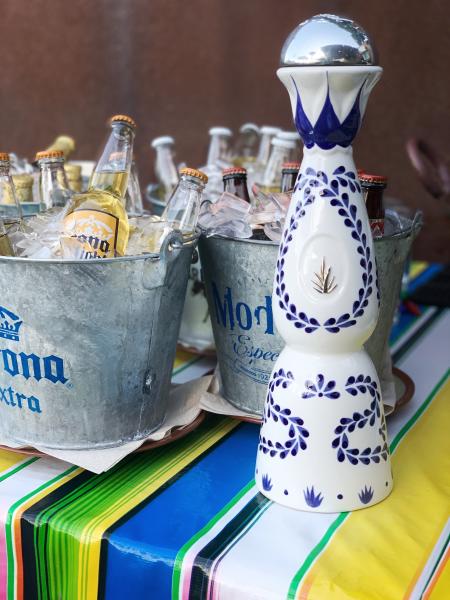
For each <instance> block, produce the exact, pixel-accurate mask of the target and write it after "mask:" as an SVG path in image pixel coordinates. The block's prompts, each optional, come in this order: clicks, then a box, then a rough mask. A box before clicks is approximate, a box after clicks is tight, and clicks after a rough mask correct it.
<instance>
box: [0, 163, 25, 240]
mask: <svg viewBox="0 0 450 600" xmlns="http://www.w3.org/2000/svg"><path fill="white" fill-rule="evenodd" d="M9 168H10V162H9V154H8V153H7V152H0V218H2V219H3V222H4V225H5V228H6V232H7V234H10V233H12V232H14V231H17V230H18V229H20V228H21V226H22V207H21V206H20V202H19V198H18V196H17V193H16V188H15V186H14V181H13V179H12V177H11V175H10V173H9Z"/></svg>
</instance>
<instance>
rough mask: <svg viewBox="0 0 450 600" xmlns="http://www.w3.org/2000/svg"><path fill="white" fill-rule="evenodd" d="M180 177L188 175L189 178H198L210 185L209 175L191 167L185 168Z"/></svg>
mask: <svg viewBox="0 0 450 600" xmlns="http://www.w3.org/2000/svg"><path fill="white" fill-rule="evenodd" d="M180 175H187V176H188V177H197V179H200V181H203V183H208V175H206V173H203V171H199V170H198V169H191V168H190V167H184V168H183V169H181V171H180Z"/></svg>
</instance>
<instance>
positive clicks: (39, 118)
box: [0, 0, 450, 261]
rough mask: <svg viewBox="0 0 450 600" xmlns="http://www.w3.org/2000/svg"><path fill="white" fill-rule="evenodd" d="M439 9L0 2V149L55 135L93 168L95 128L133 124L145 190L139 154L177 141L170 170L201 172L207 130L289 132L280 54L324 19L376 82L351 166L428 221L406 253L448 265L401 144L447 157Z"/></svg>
mask: <svg viewBox="0 0 450 600" xmlns="http://www.w3.org/2000/svg"><path fill="white" fill-rule="evenodd" d="M448 6H449V5H448V2H446V1H445V0H442V1H440V0H427V2H423V1H422V0H395V1H392V0H378V1H375V0H371V1H368V2H367V1H366V2H363V1H361V0H360V1H358V0H334V1H325V0H302V1H300V0H226V1H225V0H190V1H189V2H186V1H185V2H181V1H180V0H71V1H68V0H33V1H32V2H30V1H29V0H2V2H1V18H0V47H1V57H2V58H1V63H0V65H1V66H0V69H1V71H0V72H1V81H0V139H1V144H0V146H1V148H0V149H1V150H3V149H4V150H6V151H15V152H17V153H18V154H20V155H26V156H29V157H32V156H33V155H34V153H35V152H36V151H37V150H40V149H42V148H43V147H45V146H46V145H48V144H49V143H50V142H51V141H52V139H53V138H54V137H55V136H56V135H58V134H60V133H68V134H71V135H73V136H74V137H75V138H76V141H77V144H78V150H77V158H80V159H83V158H95V156H96V154H97V152H98V149H99V146H100V145H101V143H102V140H103V138H104V135H105V120H106V119H107V117H108V116H110V115H112V114H114V113H118V112H120V113H129V114H130V115H132V116H134V117H135V119H136V120H137V122H138V127H139V129H138V135H137V139H136V146H137V147H136V153H137V156H138V163H139V168H140V173H141V179H142V183H143V184H144V185H145V184H147V183H148V181H149V179H150V177H151V176H152V162H153V156H152V151H151V150H150V148H149V141H150V140H151V139H152V138H153V137H155V136H156V135H162V134H171V135H174V136H175V138H176V142H177V158H178V160H179V161H181V160H183V161H186V162H187V163H189V164H190V165H193V166H198V165H200V164H202V163H203V162H204V160H205V153H206V146H207V130H208V128H209V127H210V126H211V125H227V126H230V127H231V128H232V129H234V130H236V129H237V128H238V127H239V125H240V124H241V123H243V122H245V121H248V120H251V121H254V122H256V123H258V124H277V125H280V126H282V127H284V128H289V129H292V120H291V115H290V109H289V102H288V97H287V93H286V91H285V90H284V88H283V86H282V85H281V83H280V82H279V81H278V79H277V78H276V76H275V70H276V68H277V66H278V59H279V53H280V49H281V46H282V44H283V41H284V39H285V38H286V36H287V34H288V33H289V32H290V31H291V30H292V29H293V28H294V27H295V26H296V25H297V24H298V23H299V22H300V21H302V20H304V19H306V18H308V17H310V16H311V15H313V14H316V13H318V12H335V13H338V14H343V15H347V16H350V17H352V18H354V19H355V20H357V21H358V22H360V23H361V24H362V25H363V27H365V28H366V29H367V30H368V31H369V33H370V34H371V35H372V36H373V38H374V39H375V41H376V44H377V46H378V50H379V55H380V64H382V66H383V67H384V76H383V78H382V80H381V82H380V83H379V84H378V85H377V87H376V88H375V90H374V91H373V93H372V96H371V98H370V101H369V106H368V110H367V114H366V118H365V122H364V126H363V128H362V131H361V133H360V135H359V138H358V140H357V142H356V145H355V153H356V159H357V163H358V164H359V165H361V166H364V167H365V168H367V169H370V170H374V171H376V172H379V173H384V174H386V175H387V176H388V177H389V179H390V182H389V194H390V195H392V196H395V197H397V198H400V199H402V200H403V201H404V202H406V203H408V204H409V205H411V206H413V207H418V208H421V209H422V210H423V211H424V213H425V218H426V227H425V230H424V232H423V233H422V234H421V235H420V236H419V239H418V241H417V244H416V249H415V254H416V256H418V257H420V258H427V259H430V260H441V261H442V260H444V259H446V260H450V244H449V233H448V232H449V231H450V218H449V208H448V207H447V210H446V209H445V207H444V205H443V204H439V202H437V201H436V200H434V199H433V198H432V197H431V196H430V195H429V194H428V193H427V192H426V191H425V190H424V189H423V188H422V186H421V184H420V183H419V181H418V179H417V177H416V175H415V173H414V171H413V169H412V167H411V166H410V164H409V161H408V158H407V155H406V153H405V150H404V144H405V141H406V139H407V138H408V137H410V136H412V135H416V136H422V137H425V138H427V139H429V140H430V141H432V142H433V144H434V145H435V147H436V149H437V150H439V151H440V152H441V154H443V155H444V156H447V157H448V148H449V142H448V139H449V134H450V129H449V125H448V123H449V121H448V114H449V108H450V101H449V97H450V86H449V81H448V76H447V73H448V64H449V59H450V43H449V35H448V26H449V20H450V10H449V8H448Z"/></svg>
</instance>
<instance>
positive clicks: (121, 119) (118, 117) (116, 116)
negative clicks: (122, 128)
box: [110, 115, 136, 129]
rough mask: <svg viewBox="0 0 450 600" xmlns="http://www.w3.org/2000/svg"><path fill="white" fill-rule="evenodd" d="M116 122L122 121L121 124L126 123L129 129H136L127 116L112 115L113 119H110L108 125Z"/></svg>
mask: <svg viewBox="0 0 450 600" xmlns="http://www.w3.org/2000/svg"><path fill="white" fill-rule="evenodd" d="M116 121H122V122H123V123H127V124H128V125H131V127H133V128H134V129H136V123H135V122H134V121H133V119H132V118H131V117H128V116H127V115H114V116H113V117H111V119H110V123H115V122H116Z"/></svg>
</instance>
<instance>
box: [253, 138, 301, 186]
mask: <svg viewBox="0 0 450 600" xmlns="http://www.w3.org/2000/svg"><path fill="white" fill-rule="evenodd" d="M296 148H297V143H296V142H295V141H294V140H290V139H282V138H280V137H278V136H277V137H275V138H274V139H273V140H272V151H271V153H270V157H269V161H268V163H267V165H266V168H265V170H264V175H263V178H262V185H261V190H262V191H263V192H265V193H270V192H279V191H280V186H281V165H282V164H283V163H285V162H289V161H291V160H294V158H293V154H294V153H295V150H296Z"/></svg>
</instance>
